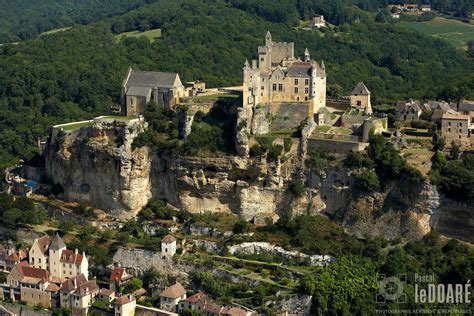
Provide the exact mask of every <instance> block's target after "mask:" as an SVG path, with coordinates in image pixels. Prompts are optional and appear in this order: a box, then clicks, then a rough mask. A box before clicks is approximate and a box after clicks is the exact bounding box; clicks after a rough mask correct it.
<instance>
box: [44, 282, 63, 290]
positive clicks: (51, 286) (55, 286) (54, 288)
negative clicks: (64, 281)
mask: <svg viewBox="0 0 474 316" xmlns="http://www.w3.org/2000/svg"><path fill="white" fill-rule="evenodd" d="M59 289H60V287H59V286H58V285H56V284H54V283H49V284H48V287H46V291H48V292H57V291H59Z"/></svg>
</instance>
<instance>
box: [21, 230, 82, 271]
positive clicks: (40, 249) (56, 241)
mask: <svg viewBox="0 0 474 316" xmlns="http://www.w3.org/2000/svg"><path fill="white" fill-rule="evenodd" d="M28 260H29V263H30V265H31V266H33V267H36V268H41V269H46V270H48V271H49V273H50V274H51V276H53V277H57V278H62V279H64V278H70V277H74V276H77V275H80V274H82V275H84V276H85V277H86V279H87V278H88V277H89V262H88V260H87V258H86V255H85V253H82V254H80V253H79V252H78V251H77V249H76V250H74V251H73V250H69V249H67V248H66V244H65V243H64V241H63V240H62V239H61V237H59V235H57V234H56V236H55V237H54V238H53V239H52V240H51V239H50V238H49V237H48V236H43V237H40V238H36V239H35V240H34V242H33V245H32V246H31V248H30V251H29V253H28Z"/></svg>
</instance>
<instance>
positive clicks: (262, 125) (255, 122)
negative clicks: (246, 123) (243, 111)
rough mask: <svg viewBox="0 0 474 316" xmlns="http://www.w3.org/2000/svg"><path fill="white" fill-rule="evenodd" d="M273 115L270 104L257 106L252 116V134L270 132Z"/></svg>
mask: <svg viewBox="0 0 474 316" xmlns="http://www.w3.org/2000/svg"><path fill="white" fill-rule="evenodd" d="M271 115H272V114H271V106H270V105H261V106H257V107H256V108H255V110H254V112H253V117H252V124H251V131H252V134H254V135H261V134H267V133H268V132H270V123H271V122H270V121H271Z"/></svg>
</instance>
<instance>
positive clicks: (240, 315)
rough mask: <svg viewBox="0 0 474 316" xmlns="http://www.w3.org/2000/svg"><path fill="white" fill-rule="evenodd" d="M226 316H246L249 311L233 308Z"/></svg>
mask: <svg viewBox="0 0 474 316" xmlns="http://www.w3.org/2000/svg"><path fill="white" fill-rule="evenodd" d="M226 315H229V316H246V315H247V311H246V310H244V309H242V308H240V307H232V308H231V309H229V311H228V312H227V313H226Z"/></svg>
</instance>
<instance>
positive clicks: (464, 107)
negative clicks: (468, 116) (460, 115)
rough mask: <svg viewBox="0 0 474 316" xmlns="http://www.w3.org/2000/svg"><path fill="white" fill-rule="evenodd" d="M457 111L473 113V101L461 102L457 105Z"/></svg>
mask: <svg viewBox="0 0 474 316" xmlns="http://www.w3.org/2000/svg"><path fill="white" fill-rule="evenodd" d="M458 110H459V111H466V112H471V111H474V101H469V100H462V101H461V103H459V109H458Z"/></svg>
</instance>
